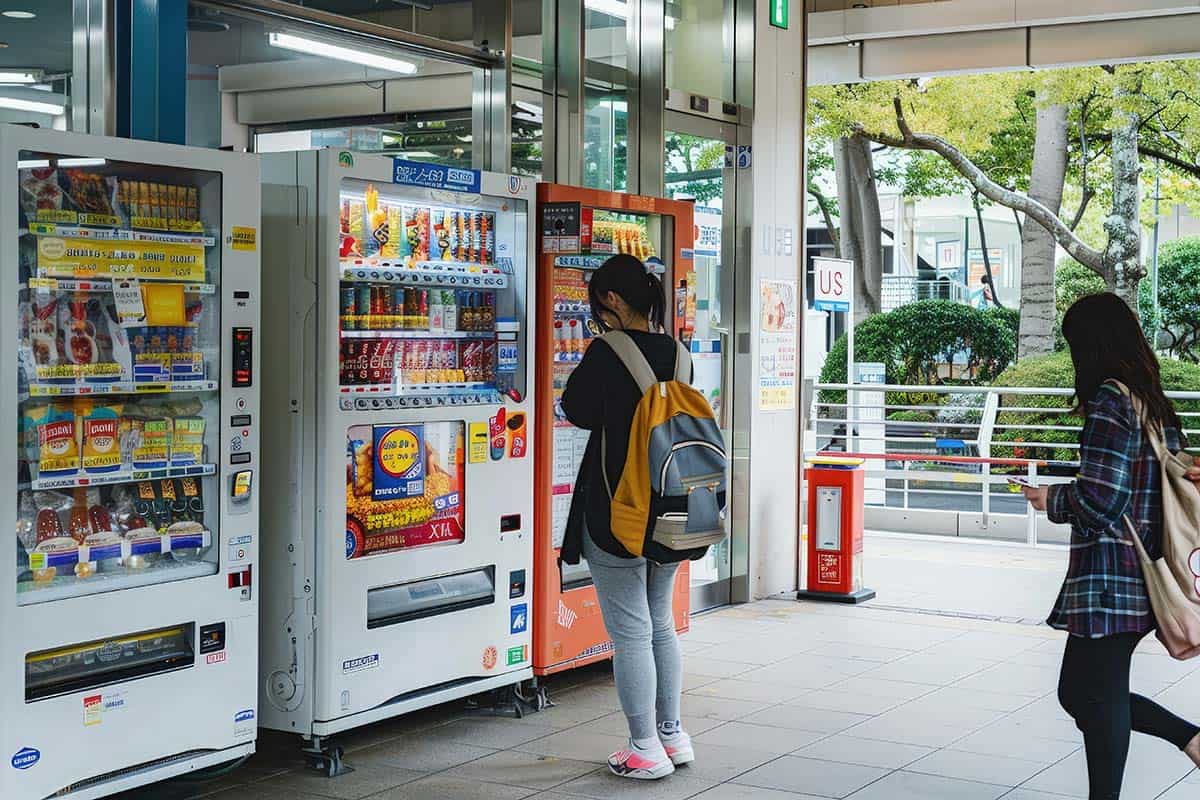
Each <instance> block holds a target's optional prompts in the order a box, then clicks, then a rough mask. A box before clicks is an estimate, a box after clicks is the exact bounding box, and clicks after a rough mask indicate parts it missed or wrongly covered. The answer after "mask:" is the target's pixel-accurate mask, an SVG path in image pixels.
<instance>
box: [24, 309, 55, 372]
mask: <svg viewBox="0 0 1200 800" xmlns="http://www.w3.org/2000/svg"><path fill="white" fill-rule="evenodd" d="M58 302H59V297H58V295H57V294H56V293H54V292H40V291H39V292H34V293H33V301H32V304H31V309H30V310H31V316H30V320H29V346H30V349H31V350H32V353H33V361H34V363H35V364H36V365H37V366H39V367H53V366H55V365H56V364H58Z"/></svg>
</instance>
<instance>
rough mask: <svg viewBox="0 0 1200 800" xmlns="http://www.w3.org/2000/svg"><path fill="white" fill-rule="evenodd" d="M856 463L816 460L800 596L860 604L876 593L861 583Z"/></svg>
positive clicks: (860, 479)
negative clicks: (805, 575) (803, 586)
mask: <svg viewBox="0 0 1200 800" xmlns="http://www.w3.org/2000/svg"><path fill="white" fill-rule="evenodd" d="M864 475H865V472H864V470H863V469H862V468H861V466H857V465H856V464H855V463H854V462H834V463H825V464H821V463H815V464H812V465H810V466H809V467H808V468H806V469H805V470H804V479H805V480H806V481H808V581H807V587H806V589H805V590H803V591H801V592H799V593H798V594H797V598H798V599H800V600H826V601H831V602H835V603H862V602H865V601H867V600H871V599H872V598H874V597H875V592H874V591H873V590H871V589H867V588H865V587H864V586H863V577H862V576H863V563H862V562H863V486H864V483H865V481H864Z"/></svg>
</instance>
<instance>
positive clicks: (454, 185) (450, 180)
mask: <svg viewBox="0 0 1200 800" xmlns="http://www.w3.org/2000/svg"><path fill="white" fill-rule="evenodd" d="M392 183H405V184H408V185H409V186H425V187H428V188H430V189H449V190H450V191H453V192H470V193H472V194H478V193H479V187H480V177H479V170H477V169H460V168H458V167H445V166H442V165H440V164H424V163H422V162H420V161H406V160H405V159H403V158H393V159H392Z"/></svg>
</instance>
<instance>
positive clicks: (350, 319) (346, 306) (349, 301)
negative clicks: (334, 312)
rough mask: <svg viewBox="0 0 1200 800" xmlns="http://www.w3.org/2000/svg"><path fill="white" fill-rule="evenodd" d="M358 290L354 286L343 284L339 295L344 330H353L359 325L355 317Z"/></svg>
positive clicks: (339, 311)
mask: <svg viewBox="0 0 1200 800" xmlns="http://www.w3.org/2000/svg"><path fill="white" fill-rule="evenodd" d="M357 294H358V293H357V292H355V291H354V287H353V286H343V287H342V290H341V291H340V292H339V293H338V295H339V301H340V303H339V309H338V314H339V316H340V318H341V321H342V330H353V329H354V328H357V327H358V320H357V319H356V318H355V310H354V309H355V305H356V299H357Z"/></svg>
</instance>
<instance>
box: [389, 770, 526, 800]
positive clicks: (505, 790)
mask: <svg viewBox="0 0 1200 800" xmlns="http://www.w3.org/2000/svg"><path fill="white" fill-rule="evenodd" d="M532 794H536V790H534V789H526V788H523V787H517V786H502V785H500V784H498V783H483V782H481V781H478V780H470V779H464V778H454V777H450V776H447V775H430V776H429V777H428V778H421V779H420V780H417V781H413V782H412V783H406V784H404V785H403V786H398V787H396V788H395V789H388V790H387V791H385V792H380V793H379V794H377V795H373V796H372V797H371V800H445V799H446V798H450V797H453V798H454V800H523V798H526V797H529V796H530V795H532Z"/></svg>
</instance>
